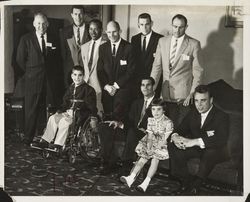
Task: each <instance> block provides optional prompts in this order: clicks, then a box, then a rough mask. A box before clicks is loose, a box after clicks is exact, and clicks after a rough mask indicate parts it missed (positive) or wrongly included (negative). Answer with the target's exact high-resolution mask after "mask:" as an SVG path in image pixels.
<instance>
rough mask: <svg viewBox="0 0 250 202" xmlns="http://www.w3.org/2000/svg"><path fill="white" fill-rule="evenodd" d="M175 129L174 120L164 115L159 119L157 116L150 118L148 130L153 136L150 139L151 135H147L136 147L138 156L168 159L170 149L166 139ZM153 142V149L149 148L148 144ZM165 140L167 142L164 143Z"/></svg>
mask: <svg viewBox="0 0 250 202" xmlns="http://www.w3.org/2000/svg"><path fill="white" fill-rule="evenodd" d="M172 131H173V122H172V121H171V120H170V119H169V118H168V117H166V116H165V115H162V117H161V118H160V119H158V120H156V119H155V118H151V117H149V118H148V125H147V132H148V133H152V137H151V138H150V139H149V135H145V136H144V137H143V138H142V139H141V140H140V141H139V143H138V145H137V146H136V148H135V152H136V153H137V154H138V156H140V157H143V158H145V159H151V158H156V159H159V160H164V159H168V158H169V155H168V150H167V145H166V140H167V138H168V136H169V135H170V134H171V133H172ZM150 141H152V142H151V144H152V147H151V150H150V149H148V146H147V145H148V144H150ZM163 142H165V144H164V145H163Z"/></svg>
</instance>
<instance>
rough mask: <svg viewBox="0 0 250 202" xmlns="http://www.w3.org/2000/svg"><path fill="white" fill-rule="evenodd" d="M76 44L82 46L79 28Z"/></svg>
mask: <svg viewBox="0 0 250 202" xmlns="http://www.w3.org/2000/svg"><path fill="white" fill-rule="evenodd" d="M76 43H77V45H78V46H80V45H81V40H80V28H79V27H78V28H77V33H76Z"/></svg>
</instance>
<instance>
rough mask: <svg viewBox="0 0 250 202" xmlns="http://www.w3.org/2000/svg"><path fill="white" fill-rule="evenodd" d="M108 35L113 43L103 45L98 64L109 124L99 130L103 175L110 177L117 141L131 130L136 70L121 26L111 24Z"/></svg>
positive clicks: (122, 138) (130, 48)
mask: <svg viewBox="0 0 250 202" xmlns="http://www.w3.org/2000/svg"><path fill="white" fill-rule="evenodd" d="M106 33H107V35H108V38H109V41H108V42H106V43H104V44H102V45H100V47H99V59H98V63H97V75H98V79H99V81H100V85H101V89H102V104H103V108H104V114H105V115H106V120H107V121H108V122H105V123H103V124H101V125H100V126H99V131H100V139H101V145H102V152H103V153H102V157H103V160H104V168H103V170H102V172H101V173H102V174H109V173H110V172H112V171H113V170H114V168H115V164H116V156H115V154H114V141H115V140H123V141H124V140H125V137H126V136H125V131H126V128H124V127H123V126H122V125H123V124H124V125H125V126H127V121H128V117H127V116H128V109H129V106H130V102H131V92H130V90H131V81H132V76H133V73H134V69H135V65H134V55H133V53H132V46H131V44H129V43H128V42H127V41H125V40H123V39H122V38H121V37H120V34H121V29H120V25H119V23H118V22H116V21H111V22H109V23H108V25H107V31H106ZM120 123H123V124H122V125H120Z"/></svg>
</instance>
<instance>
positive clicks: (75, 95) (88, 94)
mask: <svg viewBox="0 0 250 202" xmlns="http://www.w3.org/2000/svg"><path fill="white" fill-rule="evenodd" d="M72 99H80V100H84V102H78V103H75V104H73V103H72V101H71V100H72ZM72 106H73V109H77V108H78V109H79V110H80V113H81V114H82V115H83V116H84V115H85V114H86V113H87V114H88V115H92V116H96V113H97V109H96V93H95V90H94V88H92V87H91V86H89V85H88V84H87V83H83V84H81V85H79V86H77V87H76V89H75V84H72V85H70V86H69V88H68V89H67V91H66V93H65V95H64V96H63V103H62V105H61V107H60V109H59V112H65V111H66V110H67V109H70V108H71V107H72Z"/></svg>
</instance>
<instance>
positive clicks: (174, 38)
mask: <svg viewBox="0 0 250 202" xmlns="http://www.w3.org/2000/svg"><path fill="white" fill-rule="evenodd" d="M185 35H186V34H183V35H182V36H181V37H179V38H176V37H175V36H174V35H173V36H172V40H176V39H177V40H178V42H179V41H183V39H184V37H185Z"/></svg>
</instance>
